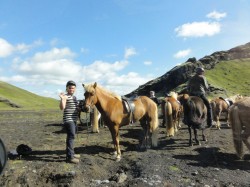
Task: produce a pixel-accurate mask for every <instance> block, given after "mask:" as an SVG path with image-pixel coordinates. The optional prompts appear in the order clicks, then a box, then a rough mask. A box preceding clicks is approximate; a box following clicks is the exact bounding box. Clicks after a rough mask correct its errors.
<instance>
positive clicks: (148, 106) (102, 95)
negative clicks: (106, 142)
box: [83, 83, 158, 160]
mask: <svg viewBox="0 0 250 187" xmlns="http://www.w3.org/2000/svg"><path fill="white" fill-rule="evenodd" d="M83 87H84V89H85V93H84V96H85V109H86V110H87V111H89V110H90V108H91V107H93V106H94V105H95V106H96V108H97V109H98V111H99V112H100V113H101V115H102V118H103V121H104V123H105V125H107V126H108V128H109V130H110V132H111V136H112V139H113V143H114V149H115V152H116V154H117V156H116V159H117V160H120V159H121V150H120V144H119V129H120V127H121V126H124V125H129V123H130V121H131V116H132V120H133V121H134V122H135V121H140V124H141V126H142V128H143V130H144V135H145V136H144V139H143V141H142V142H143V143H142V145H143V144H147V140H148V139H149V140H151V142H150V143H151V145H152V146H153V147H156V146H157V129H158V109H157V105H156V104H155V102H154V101H153V100H151V99H150V98H149V97H146V96H139V97H137V98H135V99H134V100H133V105H134V110H133V113H132V115H131V113H129V112H128V111H127V108H126V107H124V103H123V101H122V99H121V97H120V96H118V95H116V94H114V93H112V92H110V91H108V90H106V89H104V88H102V87H100V86H99V85H97V83H94V84H89V85H84V84H83ZM148 137H149V138H148Z"/></svg>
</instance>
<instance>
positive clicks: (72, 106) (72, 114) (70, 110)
mask: <svg viewBox="0 0 250 187" xmlns="http://www.w3.org/2000/svg"><path fill="white" fill-rule="evenodd" d="M66 95H67V97H68V98H67V101H66V106H65V109H64V112H63V122H64V123H65V122H69V121H77V118H78V111H77V106H78V102H77V99H76V97H75V96H72V95H68V94H66Z"/></svg>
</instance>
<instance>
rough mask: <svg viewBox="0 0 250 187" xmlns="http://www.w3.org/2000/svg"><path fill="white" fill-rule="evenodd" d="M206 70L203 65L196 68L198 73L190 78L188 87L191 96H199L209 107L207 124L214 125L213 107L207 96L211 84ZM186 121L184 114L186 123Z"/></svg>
mask: <svg viewBox="0 0 250 187" xmlns="http://www.w3.org/2000/svg"><path fill="white" fill-rule="evenodd" d="M204 73H205V70H204V69H203V68H201V67H198V68H197V69H196V74H195V75H194V76H193V77H191V78H190V80H189V82H188V85H187V89H188V92H189V95H190V96H198V97H200V98H201V99H202V100H203V102H204V104H205V105H206V107H207V126H208V127H211V126H212V108H211V106H210V103H209V101H208V99H207V97H206V92H207V91H209V86H208V83H207V79H206V77H205V76H204ZM185 122H186V120H185V116H184V123H185Z"/></svg>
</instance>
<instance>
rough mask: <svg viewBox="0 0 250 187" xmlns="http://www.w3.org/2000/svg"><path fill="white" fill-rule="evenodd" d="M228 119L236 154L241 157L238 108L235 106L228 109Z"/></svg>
mask: <svg viewBox="0 0 250 187" xmlns="http://www.w3.org/2000/svg"><path fill="white" fill-rule="evenodd" d="M229 121H230V124H231V126H232V132H233V142H234V147H235V150H236V154H237V156H238V157H239V158H240V159H242V157H243V142H242V137H241V132H242V126H241V123H240V118H239V108H238V107H237V106H233V107H231V109H230V111H229Z"/></svg>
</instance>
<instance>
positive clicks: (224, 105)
mask: <svg viewBox="0 0 250 187" xmlns="http://www.w3.org/2000/svg"><path fill="white" fill-rule="evenodd" d="M239 99H242V96H241V95H239V94H237V95H234V96H231V97H229V98H226V99H223V98H222V97H219V98H215V99H213V100H212V101H210V104H211V108H212V112H213V118H214V121H215V122H216V125H215V126H216V128H217V129H220V127H221V124H220V116H221V113H222V112H224V113H226V115H225V116H226V120H228V108H229V107H230V106H231V105H232V104H233V103H234V102H235V101H237V100H239ZM228 126H229V124H228Z"/></svg>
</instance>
